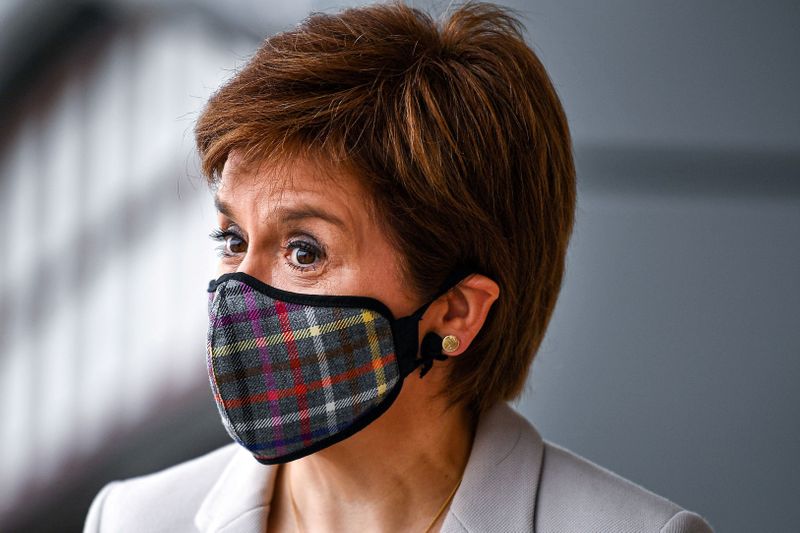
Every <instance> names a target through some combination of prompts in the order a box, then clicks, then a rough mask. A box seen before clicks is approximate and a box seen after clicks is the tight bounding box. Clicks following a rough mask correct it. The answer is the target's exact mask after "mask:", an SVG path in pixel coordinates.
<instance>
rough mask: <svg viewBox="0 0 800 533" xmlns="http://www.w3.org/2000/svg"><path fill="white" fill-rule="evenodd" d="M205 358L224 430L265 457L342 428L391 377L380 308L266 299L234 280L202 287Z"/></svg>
mask: <svg viewBox="0 0 800 533" xmlns="http://www.w3.org/2000/svg"><path fill="white" fill-rule="evenodd" d="M207 362H208V372H209V379H210V381H211V389H212V391H213V393H214V397H215V400H216V403H217V407H218V408H219V411H220V415H221V417H222V421H223V424H224V426H225V428H226V430H227V431H228V433H229V434H230V436H231V437H232V438H233V439H234V440H236V441H237V442H238V443H239V444H241V445H242V446H244V447H245V448H247V449H248V450H250V451H251V452H252V453H253V455H254V456H255V457H256V459H259V460H266V461H270V460H274V459H275V458H279V457H283V456H286V455H289V454H292V453H296V452H299V451H301V450H304V449H308V448H309V447H310V446H312V445H314V444H316V443H318V442H320V441H321V440H323V439H325V438H327V437H330V436H332V435H334V434H337V433H340V432H342V431H343V430H346V428H348V427H350V426H351V425H353V424H354V423H356V422H357V421H358V420H359V418H361V417H363V416H364V415H365V414H367V413H369V412H370V411H372V410H373V409H374V408H376V407H377V406H379V405H380V404H381V403H382V401H384V400H385V399H387V398H388V397H389V396H390V393H391V392H392V389H393V388H394V387H395V386H396V385H397V384H398V382H399V381H400V375H399V369H398V365H397V360H396V356H395V353H394V343H393V340H392V330H391V326H390V324H389V321H388V320H387V319H386V318H385V317H384V316H382V315H381V314H380V313H377V312H375V311H373V310H371V309H358V308H347V307H318V306H311V305H298V304H294V303H290V302H285V301H281V300H276V299H273V298H271V297H269V296H267V295H265V294H262V293H261V292H259V291H257V290H255V289H254V288H252V287H250V286H249V285H247V284H246V283H242V282H240V281H238V280H234V279H230V280H227V281H225V282H224V283H222V284H220V285H219V286H217V289H216V291H215V292H213V293H210V294H209V333H208V352H207Z"/></svg>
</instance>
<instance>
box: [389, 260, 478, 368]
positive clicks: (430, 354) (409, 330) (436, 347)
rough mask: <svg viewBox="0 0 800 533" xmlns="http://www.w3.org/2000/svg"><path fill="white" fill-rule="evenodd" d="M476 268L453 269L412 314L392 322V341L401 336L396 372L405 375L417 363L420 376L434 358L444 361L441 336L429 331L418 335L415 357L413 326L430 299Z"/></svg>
mask: <svg viewBox="0 0 800 533" xmlns="http://www.w3.org/2000/svg"><path fill="white" fill-rule="evenodd" d="M476 271H477V270H476V269H474V268H471V267H469V266H461V267H458V268H456V269H455V270H454V271H453V272H451V273H450V275H449V276H447V278H446V279H445V280H444V282H443V283H442V285H441V287H440V288H439V290H438V291H437V292H436V294H435V295H434V296H433V297H432V298H431V300H430V301H429V302H427V303H426V304H424V305H423V306H422V307H420V308H419V309H417V310H416V311H415V312H414V313H412V314H411V315H409V316H407V317H403V318H401V319H399V320H397V321H396V322H395V324H393V329H394V330H395V340H398V339H402V340H403V341H405V342H403V345H402V346H397V349H398V356H399V363H400V373H401V374H402V375H403V376H407V375H408V374H410V373H411V372H413V371H414V369H415V368H417V367H418V366H420V371H419V377H420V378H422V377H424V376H425V374H427V373H428V371H430V369H431V367H433V362H434V361H446V360H447V359H448V357H447V356H446V355H445V354H443V353H442V337H441V336H440V335H438V334H437V333H435V332H433V331H429V332H428V333H426V334H425V336H424V337H423V338H422V344H421V345H420V346H419V355H420V357H419V358H417V357H416V355H417V349H418V348H417V346H416V342H414V339H415V338H416V336H417V327H418V326H417V325H418V323H419V321H420V320H422V315H423V314H425V311H426V310H427V309H428V307H429V306H430V305H431V303H433V301H434V300H436V299H437V298H439V297H440V296H442V295H443V294H445V293H447V291H449V290H450V289H452V288H453V287H455V286H456V285H457V284H458V283H459V282H460V281H461V280H462V279H464V278H465V277H466V276H468V275H469V274H471V273H473V272H476Z"/></svg>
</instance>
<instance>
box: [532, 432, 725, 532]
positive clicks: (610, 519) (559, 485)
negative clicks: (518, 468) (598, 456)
mask: <svg viewBox="0 0 800 533" xmlns="http://www.w3.org/2000/svg"><path fill="white" fill-rule="evenodd" d="M543 446H544V453H543V460H542V467H541V474H540V475H541V477H540V482H539V489H538V498H537V499H538V501H537V509H536V511H537V512H536V516H537V520H536V522H537V526H538V527H537V530H540V531H563V532H569V531H576V532H577V531H589V530H594V531H597V530H600V531H619V532H623V531H630V532H641V531H652V532H661V533H679V532H681V533H705V532H710V531H711V528H710V526H709V525H708V524H707V523H706V522H705V521H704V520H703V519H702V518H701V517H700V516H698V515H697V514H695V513H692V512H690V511H687V510H685V509H682V508H681V507H680V506H679V505H677V504H675V503H673V502H671V501H669V500H668V499H666V498H663V497H661V496H659V495H657V494H654V493H653V492H651V491H649V490H647V489H645V488H643V487H641V486H639V485H637V484H636V483H633V482H632V481H629V480H627V479H625V478H623V477H621V476H619V475H617V474H615V473H614V472H611V471H610V470H607V469H606V468H603V467H601V466H599V465H597V464H595V463H593V462H591V461H589V460H588V459H586V458H584V457H581V456H580V455H577V454H575V453H573V452H571V451H569V450H567V449H565V448H563V447H561V446H559V445H557V444H554V443H551V442H548V441H543Z"/></svg>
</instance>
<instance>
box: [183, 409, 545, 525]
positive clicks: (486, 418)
mask: <svg viewBox="0 0 800 533" xmlns="http://www.w3.org/2000/svg"><path fill="white" fill-rule="evenodd" d="M230 446H235V447H237V448H238V450H237V451H236V452H235V454H234V456H233V458H232V459H231V461H230V463H228V465H227V467H226V468H225V470H224V471H223V472H222V474H221V475H220V477H219V479H218V480H217V482H216V483H215V484H214V486H213V487H212V489H211V490H210V491H209V493H208V495H207V496H206V498H205V499H204V500H203V503H202V504H201V505H200V508H199V510H198V511H197V514H196V515H195V526H197V528H198V529H199V530H200V531H202V532H203V533H252V532H253V531H263V530H264V527H265V526H266V519H267V517H268V516H269V502H270V501H271V500H272V491H273V488H274V484H275V474H276V472H277V468H276V467H275V466H266V465H262V464H261V463H259V462H258V461H256V460H255V459H254V458H253V456H252V455H250V452H248V451H247V450H245V449H244V448H241V447H239V445H237V444H231V445H230ZM542 457H543V443H542V438H541V436H540V435H539V433H538V432H537V431H536V429H535V428H534V427H533V426H531V425H530V423H528V421H527V420H525V419H524V418H523V417H522V416H521V415H519V414H518V413H517V412H516V411H514V410H513V409H512V408H511V407H510V406H509V405H508V404H507V403H506V402H499V403H498V404H497V405H495V406H494V407H492V408H491V409H489V410H488V411H487V412H486V413H485V414H484V415H483V416H481V418H480V420H479V421H478V427H477V428H476V431H475V440H474V441H473V443H472V450H471V451H470V456H469V460H468V461H467V466H466V469H465V470H464V477H463V479H462V480H461V486H460V487H459V488H458V491H456V494H455V496H454V497H453V502H452V503H451V505H450V510H449V511H448V513H447V516H446V517H445V520H444V523H443V524H442V529H441V531H442V532H443V533H456V532H459V533H463V532H465V531H466V532H484V531H508V530H509V529H510V530H513V531H533V526H534V512H535V504H536V493H537V490H538V487H539V472H540V470H541V466H542Z"/></svg>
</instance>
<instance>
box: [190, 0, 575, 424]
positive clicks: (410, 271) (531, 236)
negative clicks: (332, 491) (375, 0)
mask: <svg viewBox="0 0 800 533" xmlns="http://www.w3.org/2000/svg"><path fill="white" fill-rule="evenodd" d="M512 13H513V12H512V11H511V10H509V9H508V8H504V7H500V6H497V5H493V4H489V3H483V2H468V3H466V4H463V5H460V6H458V7H457V8H455V9H453V10H452V11H451V12H450V14H449V16H447V17H446V18H444V17H443V18H442V19H441V20H439V21H437V20H434V19H433V18H432V17H431V16H430V15H428V14H426V13H425V12H423V11H420V10H418V9H415V8H412V7H409V6H406V5H404V4H402V3H400V2H393V3H388V4H375V5H368V6H362V7H356V8H350V9H345V10H343V11H341V12H339V13H336V14H326V13H312V14H310V15H309V16H308V17H307V18H306V19H304V20H303V21H302V22H301V23H299V24H298V25H296V26H295V27H293V28H292V29H290V30H288V31H284V32H281V33H278V34H276V35H273V36H271V37H269V38H268V39H266V40H265V41H264V43H263V44H262V46H261V47H260V48H259V49H258V51H257V52H256V53H255V55H254V56H253V57H252V58H251V59H250V60H249V61H248V62H247V64H246V65H245V66H244V67H243V68H242V69H241V70H240V71H238V72H237V73H236V74H235V75H234V76H233V77H232V78H231V79H230V80H229V81H228V82H226V83H225V84H224V85H223V86H222V87H221V88H220V89H219V90H218V91H217V92H216V93H215V94H214V95H213V96H212V97H211V98H210V99H209V101H208V103H207V106H206V107H205V109H204V111H203V112H202V114H201V116H200V117H199V120H198V122H197V125H196V129H195V134H196V141H197V147H198V150H199V152H200V157H201V160H202V167H203V172H204V174H205V175H206V177H207V179H208V180H209V182H210V184H211V185H212V186H213V185H215V184H216V183H218V180H219V177H220V175H221V172H222V168H223V166H224V164H225V161H226V160H227V158H228V155H229V154H230V153H231V151H232V150H237V153H242V154H243V159H244V160H245V161H250V162H253V163H258V162H261V163H263V162H265V161H272V160H275V161H291V158H292V157H296V156H298V155H313V156H315V157H317V158H320V157H321V158H322V160H324V161H327V162H329V163H331V164H336V165H344V166H345V167H346V168H348V169H350V171H351V172H352V173H353V174H354V175H355V176H356V177H357V179H359V181H360V182H361V183H362V184H364V185H365V186H366V189H367V190H368V191H369V192H370V193H371V196H372V198H371V200H372V205H373V206H374V207H375V212H376V213H378V214H379V218H380V219H381V220H380V223H381V224H382V226H383V227H384V229H385V231H386V233H387V235H388V238H389V239H390V241H391V242H392V243H393V244H394V246H395V248H396V249H397V250H398V251H399V252H400V255H401V256H402V257H403V261H404V264H403V265H399V267H400V272H401V273H403V275H404V277H405V281H406V282H407V283H409V286H410V287H411V288H412V289H413V290H416V291H417V293H418V294H419V296H420V297H421V299H423V300H425V299H427V297H429V296H430V295H432V294H433V293H434V292H435V291H436V289H437V288H438V286H439V285H440V283H442V281H443V280H444V279H445V277H446V276H447V274H448V273H449V272H450V271H451V270H452V269H453V268H454V267H455V266H457V265H460V264H469V265H473V266H474V267H475V268H476V269H478V270H479V271H480V272H481V273H482V274H484V275H486V276H489V277H491V278H492V279H493V280H494V281H495V282H496V283H497V284H498V285H499V287H500V296H499V298H498V300H497V301H495V302H494V304H493V305H492V307H491V309H490V311H489V315H488V316H487V319H486V322H485V323H484V325H483V327H482V329H481V331H480V332H479V333H478V335H477V337H476V338H475V339H474V340H473V342H472V344H471V345H470V346H469V347H468V349H467V350H466V351H465V352H464V353H463V354H462V355H461V356H459V357H457V358H453V359H452V360H451V361H452V362H451V372H450V374H449V376H448V378H447V379H448V384H447V385H448V386H446V387H445V389H444V391H443V394H446V395H447V397H448V399H449V401H450V404H451V405H455V404H457V403H460V402H464V403H465V404H466V405H467V406H468V407H471V408H472V409H473V410H474V411H475V412H477V413H481V412H483V411H485V410H486V409H487V408H488V407H490V406H491V405H493V404H494V403H496V402H497V401H499V400H510V399H513V398H514V397H516V396H517V395H518V394H519V393H520V392H521V391H522V390H523V388H524V384H525V380H526V376H527V374H528V369H529V368H530V365H531V362H532V360H533V357H534V355H535V353H536V351H537V350H538V348H539V345H540V344H541V341H542V338H543V337H544V334H545V330H546V328H547V324H548V322H549V320H550V316H551V315H552V312H553V308H554V307H555V303H556V299H557V297H558V293H559V290H560V287H561V282H562V278H563V273H564V262H565V256H566V251H567V245H568V241H569V237H570V234H571V232H572V225H573V218H574V211H575V189H576V186H575V169H574V164H573V158H572V147H571V140H570V134H569V129H568V126H567V120H566V117H565V114H564V111H563V109H562V106H561V103H560V102H559V99H558V96H557V95H556V91H555V89H554V88H553V85H552V83H551V81H550V79H549V77H548V75H547V72H546V71H545V69H544V67H543V66H542V63H541V62H540V61H539V59H538V58H537V57H536V55H535V54H534V52H533V51H532V50H531V49H530V48H529V47H528V46H527V45H526V44H525V40H524V37H523V35H522V24H521V23H520V22H519V20H518V18H517V17H515V16H514V15H513V14H512Z"/></svg>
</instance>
